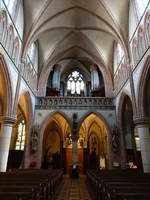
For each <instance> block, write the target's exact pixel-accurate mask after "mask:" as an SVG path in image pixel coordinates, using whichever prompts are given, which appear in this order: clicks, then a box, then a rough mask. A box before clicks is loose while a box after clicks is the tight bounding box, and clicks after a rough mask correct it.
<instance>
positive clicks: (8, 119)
mask: <svg viewBox="0 0 150 200" xmlns="http://www.w3.org/2000/svg"><path fill="white" fill-rule="evenodd" d="M0 122H1V123H2V124H9V125H14V124H15V123H16V117H14V116H13V117H10V116H0Z"/></svg>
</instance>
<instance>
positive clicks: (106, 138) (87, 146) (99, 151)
mask: <svg viewBox="0 0 150 200" xmlns="http://www.w3.org/2000/svg"><path fill="white" fill-rule="evenodd" d="M78 133H79V140H78V152H80V151H81V148H82V149H83V155H84V158H83V163H79V167H80V170H81V171H82V168H84V169H83V171H84V172H86V168H87V167H89V168H95V169H100V168H101V169H104V168H107V169H110V168H111V167H112V153H111V146H110V129H109V126H108V125H107V123H106V121H105V119H104V118H103V117H102V116H101V115H100V114H98V113H95V112H91V113H88V114H86V115H85V116H83V118H82V120H80V122H79V128H78ZM91 138H92V139H91ZM94 141H95V142H94ZM92 145H93V146H92ZM94 150H95V152H94ZM94 153H95V154H94ZM78 156H80V154H79V153H78ZM92 158H93V161H92ZM94 158H95V161H94ZM78 161H80V162H81V159H80V158H78ZM93 162H95V163H93ZM102 163H103V166H102ZM82 165H84V166H83V167H82Z"/></svg>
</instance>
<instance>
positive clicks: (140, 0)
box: [135, 0, 149, 17]
mask: <svg viewBox="0 0 150 200" xmlns="http://www.w3.org/2000/svg"><path fill="white" fill-rule="evenodd" d="M135 1H136V7H137V12H138V15H139V17H141V16H142V15H143V13H144V10H145V8H146V6H147V4H148V2H149V0H135Z"/></svg>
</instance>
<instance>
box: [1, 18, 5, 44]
mask: <svg viewBox="0 0 150 200" xmlns="http://www.w3.org/2000/svg"><path fill="white" fill-rule="evenodd" d="M4 28H5V22H4V20H2V19H1V23H0V41H2V40H3V35H4Z"/></svg>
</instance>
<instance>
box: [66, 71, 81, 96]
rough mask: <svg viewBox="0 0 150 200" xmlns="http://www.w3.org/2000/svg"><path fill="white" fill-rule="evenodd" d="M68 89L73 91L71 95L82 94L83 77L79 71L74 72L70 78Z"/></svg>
mask: <svg viewBox="0 0 150 200" xmlns="http://www.w3.org/2000/svg"><path fill="white" fill-rule="evenodd" d="M67 89H68V90H70V91H71V94H81V91H83V90H84V81H83V75H82V74H80V73H79V72H78V71H73V72H72V73H71V74H70V75H69V76H68V81H67Z"/></svg>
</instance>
